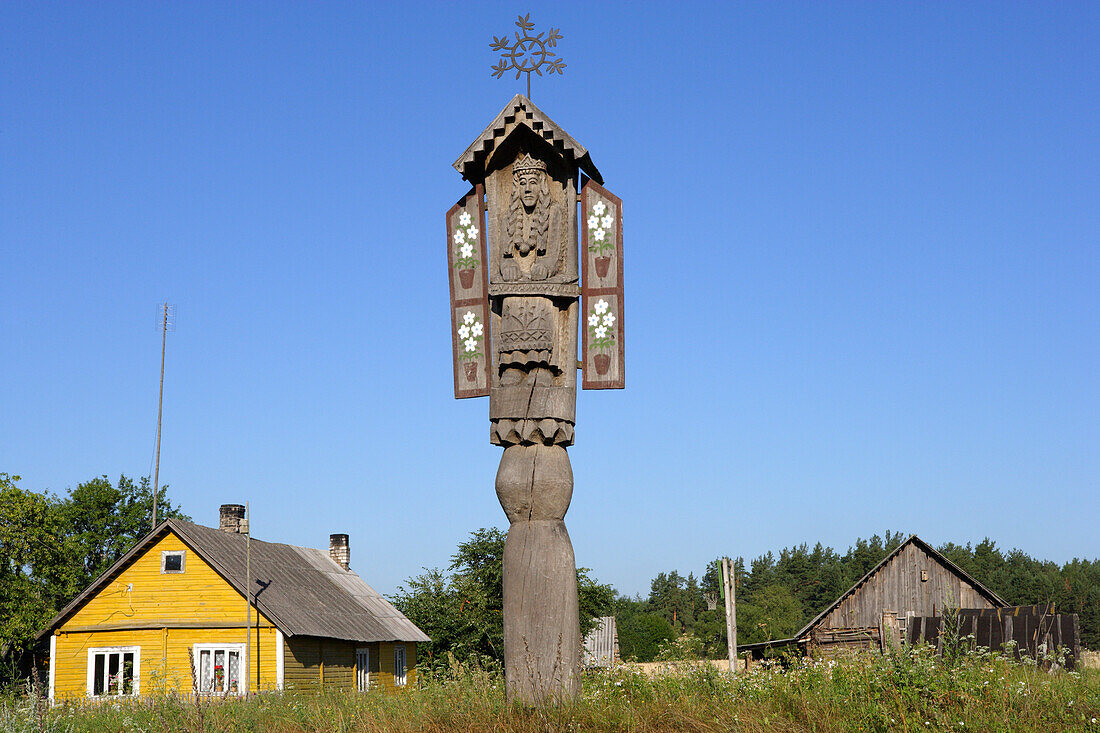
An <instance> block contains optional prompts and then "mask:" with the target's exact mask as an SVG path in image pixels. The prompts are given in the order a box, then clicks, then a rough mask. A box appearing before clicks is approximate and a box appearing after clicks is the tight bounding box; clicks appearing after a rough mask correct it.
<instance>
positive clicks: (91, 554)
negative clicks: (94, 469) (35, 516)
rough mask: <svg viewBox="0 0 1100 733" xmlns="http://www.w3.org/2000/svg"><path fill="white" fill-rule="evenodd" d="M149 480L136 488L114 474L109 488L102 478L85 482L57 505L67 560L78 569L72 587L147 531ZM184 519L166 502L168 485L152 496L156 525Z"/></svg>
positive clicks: (95, 575) (106, 565) (109, 562)
mask: <svg viewBox="0 0 1100 733" xmlns="http://www.w3.org/2000/svg"><path fill="white" fill-rule="evenodd" d="M150 483H151V482H150V481H149V477H148V476H145V477H142V479H141V480H140V482H139V483H138V484H136V485H135V484H134V482H133V481H132V480H131V479H129V478H127V477H126V476H125V475H123V476H120V477H119V479H118V484H117V485H112V484H111V482H110V481H109V480H108V479H107V477H106V476H100V477H99V478H94V479H92V480H91V481H85V482H84V483H82V484H80V485H78V486H77V487H76V488H75V489H73V490H72V491H70V492H69V495H68V497H66V499H65V500H63V501H62V502H61V503H60V504H59V505H58V512H59V513H60V522H61V525H62V526H63V527H64V529H65V536H66V539H67V541H68V545H69V548H70V552H71V553H72V558H73V562H74V563H75V564H76V565H77V566H79V568H80V569H79V572H78V577H77V585H78V586H80V587H83V586H86V585H88V584H89V583H91V582H92V581H93V580H95V579H96V578H98V577H99V576H100V575H101V574H102V573H103V571H104V570H106V569H107V568H109V567H110V566H111V565H113V564H114V563H115V561H116V560H118V559H119V558H120V557H122V555H123V554H125V553H126V551H127V550H129V549H130V548H131V547H133V545H134V543H135V542H137V541H138V540H139V539H141V538H142V537H144V536H145V535H146V534H147V533H148V532H149V531H150V529H151V528H152V516H153V490H152V487H151V486H150ZM169 517H177V518H179V519H187V520H189V519H190V517H188V516H187V515H185V514H183V513H181V512H180V508H179V506H178V505H175V506H173V505H172V503H171V502H170V501H169V499H168V487H167V486H164V487H161V489H160V492H159V494H158V497H157V521H163V520H164V519H167V518H169Z"/></svg>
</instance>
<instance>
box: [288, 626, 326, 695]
mask: <svg viewBox="0 0 1100 733" xmlns="http://www.w3.org/2000/svg"><path fill="white" fill-rule="evenodd" d="M283 645H284V646H283V687H284V689H287V690H316V689H319V688H320V686H321V644H320V640H318V639H315V638H313V637H309V636H294V637H289V638H287V639H285V640H284V641H283Z"/></svg>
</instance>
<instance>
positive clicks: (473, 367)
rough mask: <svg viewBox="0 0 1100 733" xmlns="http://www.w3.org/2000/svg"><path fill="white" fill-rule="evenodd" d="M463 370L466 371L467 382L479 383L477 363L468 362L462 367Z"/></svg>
mask: <svg viewBox="0 0 1100 733" xmlns="http://www.w3.org/2000/svg"><path fill="white" fill-rule="evenodd" d="M462 368H463V369H465V370H466V380H467V381H470V382H476V381H477V362H476V361H468V362H466V363H465V364H463V365H462Z"/></svg>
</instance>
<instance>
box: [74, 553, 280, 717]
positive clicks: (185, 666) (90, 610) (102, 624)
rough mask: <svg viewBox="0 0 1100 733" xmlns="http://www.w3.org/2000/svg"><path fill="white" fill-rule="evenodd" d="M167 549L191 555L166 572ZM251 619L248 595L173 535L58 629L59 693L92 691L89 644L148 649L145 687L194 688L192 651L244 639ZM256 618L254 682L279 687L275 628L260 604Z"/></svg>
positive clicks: (140, 679) (143, 665)
mask: <svg viewBox="0 0 1100 733" xmlns="http://www.w3.org/2000/svg"><path fill="white" fill-rule="evenodd" d="M166 550H172V551H176V550H184V551H185V552H186V553H187V554H186V556H185V561H184V572H183V573H168V574H162V573H161V571H160V568H161V552H162V551H166ZM244 621H245V604H244V596H242V595H241V594H240V593H238V592H237V590H236V589H234V588H233V587H232V586H230V585H229V584H228V583H227V582H226V581H225V580H223V579H222V577H221V576H220V575H218V574H217V572H215V571H214V569H213V568H211V567H210V566H209V565H208V564H206V563H205V562H204V561H203V560H202V559H201V558H200V557H198V556H197V555H196V554H195V553H194V552H192V551H191V550H190V549H188V548H187V546H186V545H185V544H183V542H182V541H181V540H180V539H179V538H178V537H176V536H175V535H172V534H169V535H168V536H166V537H164V538H163V539H161V540H160V541H159V542H157V543H155V544H154V545H153V546H152V547H150V548H149V550H148V551H147V552H145V553H144V554H142V555H141V556H140V557H138V558H137V559H136V560H134V562H132V563H131V564H130V565H129V566H128V567H126V568H125V569H123V570H122V572H121V573H119V575H118V576H117V577H116V578H114V579H113V580H112V581H111V582H110V583H108V584H107V586H105V587H104V588H103V589H102V590H100V591H99V593H96V594H95V595H94V596H93V597H92V598H90V599H88V601H87V602H86V603H85V604H84V606H82V607H81V608H80V609H79V610H78V611H77V612H76V613H74V614H73V615H72V616H71V617H70V618H69V619H68V620H67V621H66V622H65V623H64V624H62V626H61V627H60V628H59V629H58V632H59V633H58V634H57V641H56V645H57V646H56V659H55V660H54V661H53V662H52V664H53V665H54V685H55V687H54V694H55V696H57V697H67V696H82V695H85V694H87V671H88V649H89V648H91V647H109V646H139V647H141V652H140V654H141V657H140V671H139V676H138V684H139V689H140V690H141V691H142V692H152V691H154V688H155V687H157V686H158V685H160V686H164V685H167V687H168V688H170V689H178V690H183V691H189V690H190V689H191V661H190V657H189V655H188V653H187V652H188V649H191V648H193V646H194V645H195V644H216V643H226V644H239V643H244V641H245V631H244ZM252 623H253V630H252V642H253V645H252V649H253V652H252V657H251V662H250V665H249V666H250V667H251V672H252V677H251V679H252V686H253V688H254V689H255V688H256V686H257V680H258V681H259V689H271V688H274V687H275V685H276V663H275V649H276V646H275V638H276V633H275V628H274V627H273V626H272V625H271V623H270V622H269V621H268V620H267V619H266V618H264V616H263V615H262V614H260V613H259V611H257V610H256V609H255V608H253V609H252ZM257 625H258V626H259V628H258V629H257V628H256V626H257ZM154 671H155V672H156V674H155V675H154Z"/></svg>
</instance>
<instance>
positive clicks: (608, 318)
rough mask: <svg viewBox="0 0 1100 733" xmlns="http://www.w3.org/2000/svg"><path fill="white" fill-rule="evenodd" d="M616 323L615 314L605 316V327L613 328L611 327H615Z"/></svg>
mask: <svg viewBox="0 0 1100 733" xmlns="http://www.w3.org/2000/svg"><path fill="white" fill-rule="evenodd" d="M614 323H615V314H614V313H608V314H607V315H605V316H604V317H603V325H605V326H607V327H608V328H611V326H612V325H614Z"/></svg>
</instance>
